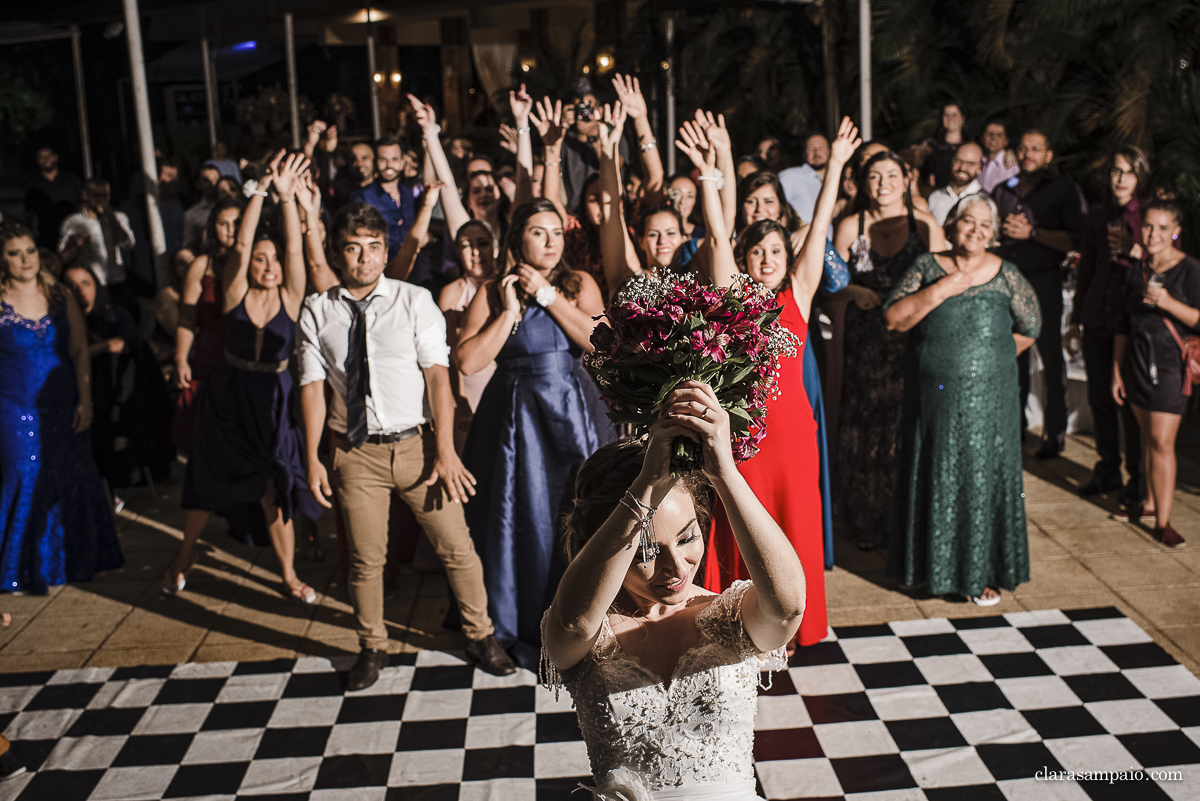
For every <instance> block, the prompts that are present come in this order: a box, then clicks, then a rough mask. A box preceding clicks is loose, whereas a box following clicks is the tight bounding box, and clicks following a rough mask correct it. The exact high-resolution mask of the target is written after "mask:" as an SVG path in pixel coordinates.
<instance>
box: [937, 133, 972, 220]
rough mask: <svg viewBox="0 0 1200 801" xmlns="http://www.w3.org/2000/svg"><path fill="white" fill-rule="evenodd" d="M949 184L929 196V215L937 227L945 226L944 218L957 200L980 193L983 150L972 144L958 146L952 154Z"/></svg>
mask: <svg viewBox="0 0 1200 801" xmlns="http://www.w3.org/2000/svg"><path fill="white" fill-rule="evenodd" d="M951 169H952V170H953V172H952V173H951V176H950V183H948V184H946V185H945V186H943V187H942V188H941V189H935V190H933V192H931V193H930V194H929V213H930V214H932V215H933V216H934V219H936V220H937V221H938V224H939V225H945V224H946V217H947V215H949V214H950V210H951V209H953V208H954V206H955V204H956V203H958V201H959V200H961V199H962V198H964V197H966V196H967V195H973V194H975V193H976V192H982V191H983V187H981V186H980V185H979V171H980V170H982V169H983V148H981V147H980V146H979V145H977V144H975V143H974V142H966V143H964V144H961V145H959V146H958V150H956V151H955V153H954V161H953V162H952V166H951Z"/></svg>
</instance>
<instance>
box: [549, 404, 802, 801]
mask: <svg viewBox="0 0 1200 801" xmlns="http://www.w3.org/2000/svg"><path fill="white" fill-rule="evenodd" d="M664 406H665V410H664V413H663V416H662V418H661V419H660V420H659V422H658V423H656V424H655V425H654V426H653V427H652V428H651V430H650V435H649V441H648V443H646V444H645V446H644V447H643V444H642V443H641V442H639V441H635V440H624V441H620V442H615V443H612V444H610V445H606V446H604V447H602V448H600V449H599V450H598V451H596V453H595V454H593V455H592V457H591V458H589V459H588V460H587V462H585V463H584V465H583V467H582V468H581V469H580V471H579V476H578V478H577V480H576V485H575V503H574V507H573V509H572V510H571V513H570V516H569V518H568V520H567V525H566V537H567V543H566V548H567V555H568V558H569V559H570V564H569V565H568V566H567V569H566V573H565V575H564V576H563V578H562V582H561V583H560V584H559V587H558V592H557V594H556V595H555V598H554V602H553V603H552V604H551V605H550V609H549V610H548V611H547V612H546V615H545V617H544V618H543V621H542V643H543V654H542V661H543V676H542V681H543V683H544V684H546V685H547V686H548V687H551V688H552V689H555V690H556V691H557V688H559V687H566V688H567V690H568V691H569V692H570V694H571V698H572V700H573V701H574V702H575V707H576V710H577V713H578V715H579V727H580V729H581V730H582V732H583V737H584V740H585V741H586V742H587V749H588V758H589V759H590V760H591V766H592V774H593V777H594V778H595V780H596V784H597V787H598V789H597V790H596V791H595V795H596V798H598V799H604V800H605V801H607V800H609V799H613V800H614V801H615V799H618V798H626V799H630V800H631V801H634V800H636V801H651V800H652V801H676V799H684V798H687V799H696V798H703V799H705V800H706V801H753V799H755V798H756V797H757V796H756V795H755V793H754V767H753V757H752V753H753V746H754V716H755V711H756V709H757V704H758V692H757V686H758V681H759V675H760V671H763V670H782V669H784V668H785V667H786V659H785V657H784V654H783V650H782V649H783V647H784V646H785V645H786V644H787V642H788V641H789V640H791V639H792V637H794V636H795V634H796V630H797V628H798V627H799V625H800V618H801V617H802V616H803V614H804V597H805V589H804V571H803V568H801V566H800V560H799V558H798V557H797V556H796V549H795V548H793V547H792V545H791V544H790V543H789V542H788V539H787V537H785V536H784V534H783V532H782V531H781V530H780V528H779V526H778V525H776V523H775V521H774V520H772V519H771V516H770V515H769V514H768V513H767V511H766V510H765V509H764V508H763V506H762V504H761V503H759V501H758V499H757V498H756V497H755V496H754V493H753V492H752V491H751V489H750V487H749V485H747V484H746V481H745V479H743V478H742V476H741V474H740V473H739V472H738V470H737V466H736V464H735V463H734V459H733V452H732V450H731V448H730V434H729V415H728V413H726V412H725V411H724V410H723V409H722V408H721V406H720V404H719V403H718V402H717V398H716V395H714V394H713V391H712V389H711V388H709V387H708V386H707V385H705V384H701V383H698V382H686V383H684V384H681V385H680V387H679V389H677V390H675V392H673V393H672V394H671V395H669V396H668V397H667V400H666V402H665V403H664ZM676 437H689V438H691V439H693V440H695V441H697V442H699V443H701V445H702V447H703V450H704V470H703V476H698V475H697V476H686V477H680V478H672V476H671V473H670V469H669V464H670V459H671V443H672V441H673V440H674V438H676ZM713 490H715V491H716V494H717V496H718V497H720V499H721V501H722V503H723V504H724V505H725V508H726V510H728V513H729V520H730V523H731V525H732V528H733V530H734V535H735V537H736V539H737V544H738V548H739V549H740V551H741V553H742V557H743V559H745V562H746V565H747V567H748V568H749V571H750V576H751V577H752V578H753V581H739V582H735V583H734V584H733V586H731V587H730V588H729V589H727V590H726V591H725V592H723V593H721V594H720V595H714V594H712V593H710V592H708V591H706V590H704V589H702V588H700V587H698V586H696V585H695V584H693V583H692V581H693V579H694V578H695V576H696V571H697V569H698V568H699V566H700V561H701V558H702V557H703V555H704V551H705V544H704V537H705V535H706V534H707V533H708V524H709V517H710V508H711V497H712V491H713ZM643 527H645V528H647V529H648V530H649V531H650V533H651V537H650V540H651V542H655V543H657V547H656V548H654V549H651V551H650V552H644V551H643V549H642V547H640V545H639V543H640V541H641V532H642V529H643ZM618 794H620V795H618Z"/></svg>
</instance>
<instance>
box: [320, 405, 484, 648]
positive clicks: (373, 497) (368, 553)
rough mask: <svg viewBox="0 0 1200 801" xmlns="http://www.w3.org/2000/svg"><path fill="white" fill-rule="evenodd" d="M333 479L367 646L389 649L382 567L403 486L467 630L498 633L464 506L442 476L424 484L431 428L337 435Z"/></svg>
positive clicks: (433, 450) (433, 447) (432, 456)
mask: <svg viewBox="0 0 1200 801" xmlns="http://www.w3.org/2000/svg"><path fill="white" fill-rule="evenodd" d="M333 446H334V448H333V484H334V486H335V487H336V488H337V493H338V500H339V502H340V503H341V507H342V515H343V516H344V518H345V521H346V533H347V539H348V540H349V550H350V603H352V604H353V605H354V614H355V616H356V617H357V618H358V640H359V644H360V645H361V646H362V647H363V648H378V649H380V650H387V643H388V636H387V626H385V625H384V622H383V568H384V565H385V564H386V562H387V550H388V542H387V539H388V504H389V502H390V500H391V494H392V492H393V491H394V492H398V493H399V494H400V498H401V500H403V501H404V502H405V503H406V504H408V508H410V509H412V511H413V514H414V515H415V516H416V518H417V522H418V523H420V524H421V528H422V529H424V530H425V534H426V536H428V537H429V541H430V542H431V543H432V544H433V547H434V550H435V551H437V555H438V557H439V558H440V559H441V560H442V564H444V565H445V566H446V579H447V581H448V582H449V584H450V588H451V590H453V592H454V595H455V597H456V598H457V599H458V606H459V611H460V612H461V614H462V621H463V633H464V634H466V635H467V637H468V638H469V639H472V640H480V639H483V638H484V637H487V636H488V635H490V634H491V633H492V621H491V618H489V617H488V613H487V590H485V589H484V586H483V563H482V562H480V561H479V554H477V553H476V552H475V545H474V543H473V542H472V541H471V535H470V533H469V532H468V531H467V522H466V520H465V519H464V518H463V508H462V505H461V504H456V503H452V502H451V501H450V499H449V497H448V496H447V495H446V492H445V489H444V488H443V487H442V485H441V483H440V482H439V483H438V484H437V485H435V486H433V487H426V486H425V481H426V480H428V478H429V476H430V474H431V473H432V472H433V463H434V461H435V460H436V458H437V441H436V439H435V436H434V434H433V432H432V431H430V430H428V429H425V430H424V432H423V434H422V435H420V436H416V437H410V438H408V439H406V440H402V441H400V442H395V443H391V444H387V445H373V444H371V443H369V442H367V443H363V445H362V447H360V448H354V447H352V446H351V445H350V444H349V443H348V442H346V440H345V439H344V438H343V437H341V436H336V435H335V436H334V438H333Z"/></svg>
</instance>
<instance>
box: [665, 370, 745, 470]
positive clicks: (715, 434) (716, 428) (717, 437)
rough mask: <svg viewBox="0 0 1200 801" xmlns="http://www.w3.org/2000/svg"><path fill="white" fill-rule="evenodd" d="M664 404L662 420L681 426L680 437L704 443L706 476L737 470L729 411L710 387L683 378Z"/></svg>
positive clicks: (670, 424) (668, 423)
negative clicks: (731, 438) (723, 406)
mask: <svg viewBox="0 0 1200 801" xmlns="http://www.w3.org/2000/svg"><path fill="white" fill-rule="evenodd" d="M663 406H664V407H665V408H664V409H663V421H664V422H666V423H667V425H669V426H677V427H678V428H680V429H682V432H681V434H682V435H683V436H685V437H688V438H689V439H692V440H694V441H696V442H699V443H700V444H701V445H702V446H703V450H704V468H703V470H704V474H705V475H706V476H708V477H709V478H712V479H715V478H718V477H719V476H722V475H724V476H730V475H733V474H734V473H736V472H737V463H736V462H735V461H734V458H733V448H732V446H731V440H730V431H729V412H727V411H725V409H724V408H722V406H721V403H720V401H718V400H717V395H716V393H715V392H713V390H712V387H710V386H709V385H708V384H705V383H703V382H700V381H684V382H683V383H681V384H680V385H679V386H678V387H677V388H676V389H675V390H674V391H673V392H672V393H671V394H670V395H668V396H667V398H666V401H664V403H663Z"/></svg>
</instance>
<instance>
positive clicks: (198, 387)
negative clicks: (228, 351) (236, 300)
mask: <svg viewBox="0 0 1200 801" xmlns="http://www.w3.org/2000/svg"><path fill="white" fill-rule="evenodd" d="M223 308H225V291H224V289H223V288H222V284H221V279H219V278H217V277H216V276H215V275H213V274H211V273H209V274H207V275H205V276H204V277H203V278H201V279H200V300H199V301H198V302H197V303H196V338H195V340H194V341H193V342H192V353H191V356H190V358H189V361H190V362H191V365H192V380H191V382H189V383H188V385H187V387H185V388H184V389H183V391H182V392H180V393H179V397H178V398H177V399H176V402H175V417H174V420H173V421H172V424H171V439H172V442H173V444H174V445H175V447H176V448H178V449H179V450H180V451H181V452H183V453H187V452H189V451H190V450H191V449H192V429H194V428H195V427H196V404H197V403H198V402H199V396H200V393H201V392H202V391H203V390H204V386H205V384H207V383H208V381H209V379H211V378H212V377H213V374H214V373H216V372H217V368H218V367H220V366H221V365H222V364H223V363H224V352H225V319H224V317H225V315H224V314H223V313H222V311H221V310H222V309H223Z"/></svg>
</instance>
